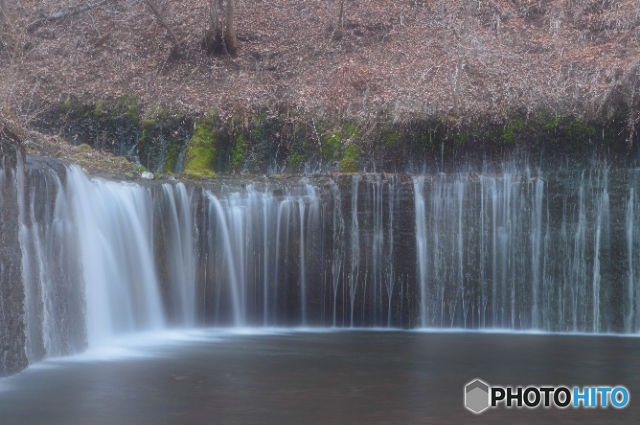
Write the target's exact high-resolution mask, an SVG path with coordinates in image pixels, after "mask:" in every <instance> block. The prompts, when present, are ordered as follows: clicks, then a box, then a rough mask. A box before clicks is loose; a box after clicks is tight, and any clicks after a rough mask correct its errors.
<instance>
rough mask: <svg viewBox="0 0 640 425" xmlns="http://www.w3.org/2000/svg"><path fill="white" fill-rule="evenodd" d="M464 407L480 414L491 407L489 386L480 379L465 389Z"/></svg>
mask: <svg viewBox="0 0 640 425" xmlns="http://www.w3.org/2000/svg"><path fill="white" fill-rule="evenodd" d="M464 407H466V408H467V409H469V410H471V411H472V412H473V413H475V414H478V413H480V412H482V411H483V410H485V409H487V408H488V407H489V385H487V384H485V383H484V382H482V381H481V380H479V379H476V380H475V381H473V382H470V383H468V384H467V385H466V386H465V387H464Z"/></svg>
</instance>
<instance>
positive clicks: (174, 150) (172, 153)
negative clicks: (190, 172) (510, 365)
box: [164, 144, 178, 173]
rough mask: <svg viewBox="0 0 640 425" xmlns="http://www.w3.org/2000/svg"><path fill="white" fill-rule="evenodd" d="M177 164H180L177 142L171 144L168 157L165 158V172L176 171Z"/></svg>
mask: <svg viewBox="0 0 640 425" xmlns="http://www.w3.org/2000/svg"><path fill="white" fill-rule="evenodd" d="M177 165H178V146H177V145H176V144H171V145H170V146H169V152H168V153H167V157H166V159H165V160H164V172H165V173H173V172H175V170H176V166H177Z"/></svg>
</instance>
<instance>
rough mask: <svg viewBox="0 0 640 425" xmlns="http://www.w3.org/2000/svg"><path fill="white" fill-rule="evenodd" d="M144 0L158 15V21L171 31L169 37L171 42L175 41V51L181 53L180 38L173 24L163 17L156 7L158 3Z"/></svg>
mask: <svg viewBox="0 0 640 425" xmlns="http://www.w3.org/2000/svg"><path fill="white" fill-rule="evenodd" d="M144 2H145V3H146V5H147V6H149V9H151V11H152V12H153V14H154V15H156V18H157V19H158V22H160V25H162V26H163V27H164V28H165V29H166V30H167V32H168V33H169V38H170V39H171V43H173V49H174V52H175V53H176V54H178V55H179V54H180V53H181V48H180V41H179V40H178V37H177V36H176V34H175V33H174V32H173V30H172V29H171V26H169V24H168V23H167V21H165V20H164V18H163V17H162V14H161V13H160V11H159V10H158V8H157V7H156V5H155V4H154V3H153V1H152V0H144Z"/></svg>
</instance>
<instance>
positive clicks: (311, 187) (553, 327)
mask: <svg viewBox="0 0 640 425" xmlns="http://www.w3.org/2000/svg"><path fill="white" fill-rule="evenodd" d="M2 182H3V184H5V185H6V184H10V185H13V186H12V187H15V194H16V195H15V196H16V197H17V199H18V206H19V208H18V209H19V223H20V226H19V241H20V250H21V252H22V281H23V285H24V307H23V308H24V311H23V313H22V315H23V317H24V323H25V329H24V333H25V336H26V338H25V347H24V350H25V352H26V355H27V358H28V360H29V362H31V363H34V362H37V361H40V360H42V359H44V358H47V357H57V356H63V355H68V354H73V353H78V352H81V351H83V350H85V349H86V348H87V347H89V348H90V347H96V346H102V345H108V344H110V341H112V340H113V339H114V338H116V337H118V336H121V335H123V334H129V333H135V332H139V331H146V330H154V329H155V330H160V329H166V328H171V327H180V328H192V327H202V326H238V327H242V326H267V327H274V326H279V327H282V326H312V327H377V328H379V327H391V328H398V327H429V328H471V329H477V328H491V329H496V328H498V329H513V330H543V331H559V332H587V333H601V332H616V333H617V332H619V333H636V332H638V330H639V328H640V284H639V283H638V282H637V280H638V279H639V278H640V270H639V268H640V260H638V253H639V252H640V226H639V225H638V224H637V221H638V220H639V219H640V217H639V216H638V214H639V211H640V208H639V206H638V203H639V202H640V199H639V196H638V192H639V190H638V187H637V186H638V184H639V182H640V173H638V172H637V170H635V169H610V168H608V167H606V166H601V165H596V166H589V167H584V168H581V169H571V168H568V167H567V168H566V169H558V170H551V171H548V172H543V171H540V170H536V169H532V168H528V167H522V168H517V167H507V166H505V168H504V169H503V170H501V171H498V172H483V173H460V174H423V175H399V174H354V175H345V174H336V175H333V176H320V177H309V178H304V179H302V180H300V179H287V180H284V181H280V180H278V179H257V180H255V181H254V182H252V183H250V184H244V183H242V182H240V181H235V182H234V181H233V180H223V181H220V182H215V183H213V184H208V185H207V184H205V185H193V184H184V183H182V182H178V181H165V182H148V183H146V184H139V183H131V182H115V181H109V180H105V179H101V178H89V177H87V176H86V175H85V174H84V173H83V172H82V170H80V168H78V167H77V166H64V165H62V164H59V163H51V162H44V161H42V160H37V159H33V158H31V159H29V160H28V166H27V168H26V169H23V168H22V167H21V166H18V168H16V171H15V173H13V172H3V174H2ZM7 182H9V183H7ZM17 248H18V247H16V249H17Z"/></svg>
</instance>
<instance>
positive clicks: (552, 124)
mask: <svg viewBox="0 0 640 425" xmlns="http://www.w3.org/2000/svg"><path fill="white" fill-rule="evenodd" d="M556 127H558V117H557V116H553V117H550V118H547V119H546V120H545V122H544V128H546V129H547V130H553V129H555V128H556Z"/></svg>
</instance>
